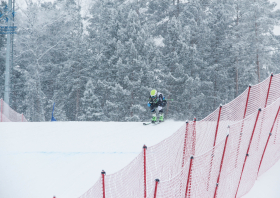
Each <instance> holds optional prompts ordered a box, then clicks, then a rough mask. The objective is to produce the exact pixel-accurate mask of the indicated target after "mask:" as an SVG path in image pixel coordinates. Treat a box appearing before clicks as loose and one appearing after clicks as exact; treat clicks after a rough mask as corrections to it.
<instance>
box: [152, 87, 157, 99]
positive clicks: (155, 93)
mask: <svg viewBox="0 0 280 198" xmlns="http://www.w3.org/2000/svg"><path fill="white" fill-rule="evenodd" d="M150 95H151V97H152V98H156V97H157V90H155V89H153V90H152V91H151V93H150Z"/></svg>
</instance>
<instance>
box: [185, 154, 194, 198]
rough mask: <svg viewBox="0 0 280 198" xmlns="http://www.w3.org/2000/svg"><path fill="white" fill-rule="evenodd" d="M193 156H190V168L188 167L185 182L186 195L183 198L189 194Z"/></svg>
mask: <svg viewBox="0 0 280 198" xmlns="http://www.w3.org/2000/svg"><path fill="white" fill-rule="evenodd" d="M193 158H194V157H193V156H191V160H190V167H189V173H188V180H187V186H186V193H185V198H187V197H188V194H189V193H190V191H191V189H189V184H190V183H191V171H192V165H193Z"/></svg>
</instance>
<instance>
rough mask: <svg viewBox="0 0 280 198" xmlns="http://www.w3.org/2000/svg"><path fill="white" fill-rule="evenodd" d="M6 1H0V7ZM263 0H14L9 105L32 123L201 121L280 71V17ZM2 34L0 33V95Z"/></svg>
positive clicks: (2, 78)
mask: <svg viewBox="0 0 280 198" xmlns="http://www.w3.org/2000/svg"><path fill="white" fill-rule="evenodd" d="M4 4H5V3H2V7H3V6H4ZM275 6H276V4H275V3H271V2H270V1H268V0H212V1H209V0H188V1H182V0H141V1H139V0H95V1H91V2H90V3H87V5H86V6H84V7H82V4H81V1H79V0H54V1H52V2H43V3H38V2H32V1H26V5H25V6H20V5H19V4H16V6H15V11H16V14H15V19H14V20H15V21H14V24H15V26H17V29H16V30H17V34H15V35H14V36H13V64H12V65H13V66H12V68H11V74H12V78H11V93H10V106H11V107H12V108H13V109H15V110H16V111H17V112H19V113H23V114H24V115H25V116H26V118H27V119H28V120H29V121H33V122H34V121H37V122H38V121H50V119H51V111H52V105H53V103H54V102H55V104H56V108H55V113H54V116H55V118H56V119H57V120H58V121H144V120H148V119H150V118H151V113H150V110H149V108H148V107H147V102H148V97H149V92H150V90H151V89H157V90H158V91H159V92H161V93H163V94H164V95H165V97H166V98H168V99H173V101H172V102H169V103H168V105H167V107H166V108H165V115H166V118H167V119H174V120H186V119H192V118H193V117H196V118H198V119H202V118H203V117H205V116H206V115H208V114H209V113H210V112H212V111H213V110H214V109H216V108H217V107H218V106H219V105H220V104H225V103H228V102H229V101H231V100H233V99H234V98H235V97H236V96H238V95H239V94H240V93H242V92H243V91H244V90H245V89H246V88H247V86H248V85H249V84H256V83H258V82H260V81H262V80H263V79H265V78H267V77H268V76H269V75H270V73H271V72H273V73H279V71H280V67H279V65H278V64H279V62H280V51H279V49H280V48H279V47H280V46H279V45H280V37H279V36H277V35H275V34H274V32H273V29H274V26H275V25H280V11H279V10H275ZM5 46H6V35H0V48H1V53H0V64H1V65H2V66H1V69H0V79H1V81H0V91H1V92H0V97H1V98H3V96H4V68H5Z"/></svg>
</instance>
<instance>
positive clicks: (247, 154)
mask: <svg viewBox="0 0 280 198" xmlns="http://www.w3.org/2000/svg"><path fill="white" fill-rule="evenodd" d="M260 112H261V108H259V110H258V114H257V118H256V121H255V125H254V129H253V132H252V135H251V138H250V142H249V145H248V149H247V153H246V156H245V159H244V163H243V167H242V171H241V175H240V179H239V182H238V186H237V190H236V194H235V197H236V196H237V193H238V189H239V185H240V182H241V179H242V174H243V171H244V167H245V164H246V160H247V157H248V156H249V151H250V146H251V143H252V139H253V136H254V133H255V129H256V126H257V122H258V119H259V115H260Z"/></svg>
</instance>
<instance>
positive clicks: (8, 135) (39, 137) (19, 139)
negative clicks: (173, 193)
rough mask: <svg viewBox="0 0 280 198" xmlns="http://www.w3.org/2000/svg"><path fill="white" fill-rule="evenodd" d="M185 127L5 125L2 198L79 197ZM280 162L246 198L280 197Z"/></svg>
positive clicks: (0, 130) (0, 146)
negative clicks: (140, 153)
mask: <svg viewBox="0 0 280 198" xmlns="http://www.w3.org/2000/svg"><path fill="white" fill-rule="evenodd" d="M183 124H184V122H174V121H166V122H164V123H162V124H160V125H149V126H143V125H142V123H140V122H52V123H51V122H38V123H34V122H33V123H1V127H0V198H52V197H53V196H56V198H77V197H79V196H80V195H82V194H83V193H84V192H86V191H87V190H88V189H89V188H90V187H91V186H93V184H94V183H95V182H96V181H97V179H98V178H99V176H100V173H101V171H102V170H103V169H104V170H105V171H106V174H112V173H114V172H117V171H118V170H120V169H122V168H123V167H125V166H126V165H127V164H128V163H129V162H130V161H132V160H133V159H134V158H135V157H136V156H137V155H138V154H139V152H141V151H142V147H143V145H144V144H146V145H147V146H148V147H149V146H152V145H154V144H156V143H158V142H160V141H162V140H163V139H165V138H167V137H169V136H170V135H171V134H173V133H174V132H175V131H176V130H177V129H179V128H180V127H181V126H182V125H183ZM279 183H280V162H278V163H277V164H276V165H275V166H274V167H272V168H271V169H270V170H269V171H268V172H266V173H265V174H263V175H262V176H261V177H260V178H259V179H258V180H257V182H256V184H255V186H254V187H253V189H252V190H251V191H250V192H249V193H248V194H247V195H246V196H245V198H253V197H254V198H263V197H269V198H279V197H280V189H279V187H278V186H279Z"/></svg>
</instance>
